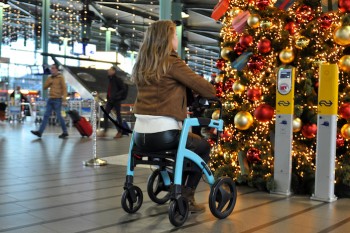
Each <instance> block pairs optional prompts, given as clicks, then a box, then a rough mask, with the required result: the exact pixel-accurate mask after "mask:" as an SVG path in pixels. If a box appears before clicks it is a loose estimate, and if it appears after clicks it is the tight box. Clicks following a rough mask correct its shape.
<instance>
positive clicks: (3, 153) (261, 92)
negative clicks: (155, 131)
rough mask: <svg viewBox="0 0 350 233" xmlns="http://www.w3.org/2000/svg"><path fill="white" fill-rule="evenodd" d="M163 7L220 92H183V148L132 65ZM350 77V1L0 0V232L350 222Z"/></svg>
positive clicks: (181, 52)
mask: <svg viewBox="0 0 350 233" xmlns="http://www.w3.org/2000/svg"><path fill="white" fill-rule="evenodd" d="M158 20H171V21H172V22H173V23H174V24H173V25H174V27H176V36H177V41H178V42H177V43H178V46H177V49H176V52H177V55H178V57H179V58H180V59H182V60H183V61H184V62H185V63H186V65H187V66H188V67H189V68H190V69H191V70H192V71H193V72H194V73H196V74H197V75H195V77H196V78H198V79H200V80H199V81H200V82H202V81H205V82H208V83H206V84H207V85H208V86H210V88H212V90H214V89H215V93H216V94H215V95H216V97H215V98H213V97H212V98H203V97H201V96H199V95H198V94H197V93H195V92H191V91H188V92H187V93H186V94H187V96H185V97H183V100H181V101H183V102H182V103H183V104H185V101H184V100H185V99H186V100H187V101H186V102H187V118H186V119H185V120H184V121H183V122H182V132H185V133H183V135H181V137H180V139H179V140H180V143H179V145H178V147H177V149H176V150H167V151H152V152H150V151H142V150H140V148H136V147H133V146H132V145H133V142H134V140H133V130H134V126H135V122H136V116H135V113H134V106H135V101H136V99H137V97H138V89H137V87H136V84H135V83H134V80H133V78H132V69H133V66H134V64H135V62H136V60H137V57H138V55H139V49H140V46H141V45H142V42H143V39H144V36H145V34H146V33H147V29H148V28H149V27H150V25H152V23H155V22H157V21H158ZM111 67H112V70H113V72H114V74H115V77H117V78H118V80H120V81H121V82H122V83H123V94H122V97H120V99H119V100H118V101H121V105H120V114H121V119H120V120H118V117H117V116H118V111H117V110H115V109H112V111H111V112H109V113H108V116H109V118H111V119H112V120H110V119H107V117H106V116H107V115H106V114H105V113H104V110H105V109H106V106H107V105H108V103H110V102H108V99H109V98H111V97H110V96H111V93H110V92H111V89H110V85H111V81H109V80H110V79H108V75H109V72H110V71H111ZM56 68H57V69H56ZM56 72H58V73H59V74H61V76H60V77H62V78H63V79H62V80H64V82H65V83H66V86H67V98H66V100H65V101H63V100H62V96H64V95H63V94H58V95H59V96H53V94H52V93H53V90H52V89H53V88H51V90H49V91H48V90H47V88H45V83H46V82H48V81H47V80H51V79H52V77H57V73H56ZM201 77H202V78H203V79H204V80H202V79H201ZM179 83H180V82H179ZM349 83H350V4H349V1H347V0H331V1H321V0H313V1H309V0H157V1H151V0H149V1H148V0H147V1H146V0H0V232H9V233H58V232H61V233H83V232H86V233H87V232H91V233H107V232H108V233H124V232H125V233H134V232H135V233H136V232H152V233H165V232H202V233H235V232H237V233H250V232H261V233H287V232H291V233H295V232H302V233H316V232H317V233H328V232H332V233H333V232H334V233H335V232H339V233H346V232H350V214H349V209H350V201H349V200H350V199H349V198H350V150H349V148H350V86H349V85H350V84H349ZM50 85H51V84H50ZM52 85H53V84H52ZM179 85H184V84H182V83H180V84H179ZM191 85H192V84H191ZM195 85H196V84H195ZM198 85H199V84H198ZM50 91H51V92H50ZM62 93H63V92H62ZM56 95H57V94H56ZM169 95H170V94H169ZM50 101H52V102H50ZM61 101H62V102H64V104H62V105H61ZM57 103H60V104H59V105H56V104H57ZM55 106H59V107H58V108H57V109H58V110H57V112H55V111H53V112H52V113H50V114H49V115H47V114H45V113H46V112H47V109H48V108H53V109H55V108H56V107H55ZM59 113H60V114H61V115H62V122H61V121H60V119H59V117H58V116H59ZM137 117H141V116H140V115H139V116H137ZM137 119H139V118H137ZM106 121H107V123H106ZM46 123H47V126H46V128H45V130H44V131H43V130H42V125H43V124H46ZM63 125H64V127H63ZM62 127H63V128H62ZM65 128H66V129H67V130H66V131H65ZM118 129H119V130H118ZM41 130H42V131H41ZM135 130H136V129H135ZM187 130H189V131H191V132H192V133H193V134H197V135H198V136H199V137H201V138H202V140H203V141H204V140H205V146H208V148H209V146H210V159H209V161H208V162H207V163H205V162H204V161H203V160H202V159H200V157H199V156H197V154H196V153H193V152H191V151H190V150H188V148H187V147H186V145H185V143H183V142H184V140H186V137H185V136H184V135H187ZM62 131H63V132H62ZM136 132H137V131H136ZM154 146H156V145H154ZM208 151H209V149H208ZM175 165H176V166H175ZM193 167H197V168H198V167H199V169H200V171H201V173H202V177H201V180H200V182H199V185H198V187H197V188H196V190H195V193H194V198H195V201H196V203H197V204H199V205H203V206H204V207H205V210H204V211H194V210H193V209H191V208H192V207H193V206H194V204H193V202H192V201H191V200H192V199H191V195H190V196H189V195H188V194H186V190H187V189H186V188H187V187H185V186H186V185H185V183H186V184H187V182H188V180H187V181H186V180H185V177H186V174H188V172H189V170H187V169H193ZM182 178H183V179H182ZM188 179H190V178H188ZM192 194H193V193H192ZM199 205H198V206H199Z"/></svg>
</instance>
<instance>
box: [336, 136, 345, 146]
mask: <svg viewBox="0 0 350 233" xmlns="http://www.w3.org/2000/svg"><path fill="white" fill-rule="evenodd" d="M343 146H344V138H343V136H341V134H340V133H338V134H337V147H343Z"/></svg>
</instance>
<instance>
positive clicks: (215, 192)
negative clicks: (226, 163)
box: [209, 177, 237, 219]
mask: <svg viewBox="0 0 350 233" xmlns="http://www.w3.org/2000/svg"><path fill="white" fill-rule="evenodd" d="M236 199H237V189H236V184H235V183H234V182H233V180H232V179H231V178H229V177H221V178H219V179H218V180H217V181H216V182H215V183H214V184H213V186H212V187H211V189H210V194H209V208H210V211H211V213H212V214H213V215H214V216H215V217H217V218H219V219H223V218H226V217H227V216H229V215H230V214H231V213H232V211H233V209H234V208H235V205H236Z"/></svg>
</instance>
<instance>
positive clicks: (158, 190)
mask: <svg viewBox="0 0 350 233" xmlns="http://www.w3.org/2000/svg"><path fill="white" fill-rule="evenodd" d="M169 188H170V187H167V186H165V184H164V180H163V177H162V175H161V173H160V170H159V169H156V170H155V171H154V172H153V173H152V174H151V175H150V177H149V178H148V183H147V193H148V196H149V198H150V199H151V200H152V201H154V202H155V203H157V204H160V205H162V204H164V203H166V202H167V201H169V199H170V192H169Z"/></svg>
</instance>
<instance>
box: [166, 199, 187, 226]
mask: <svg viewBox="0 0 350 233" xmlns="http://www.w3.org/2000/svg"><path fill="white" fill-rule="evenodd" d="M168 214H169V220H170V222H171V224H173V225H174V226H176V227H179V226H182V225H183V224H184V223H185V222H186V220H187V218H188V214H189V206H188V201H187V199H186V198H184V197H180V198H178V199H177V200H172V201H171V202H170V205H169V210H168Z"/></svg>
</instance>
